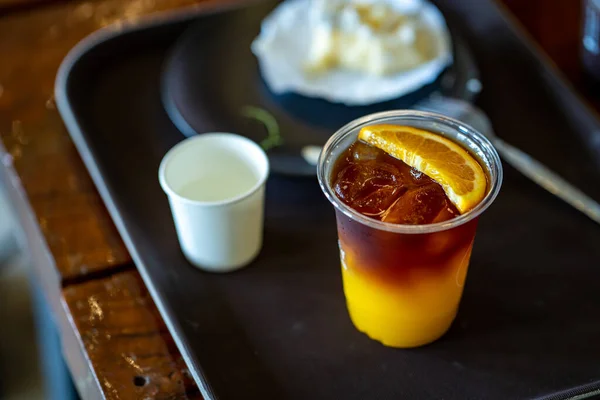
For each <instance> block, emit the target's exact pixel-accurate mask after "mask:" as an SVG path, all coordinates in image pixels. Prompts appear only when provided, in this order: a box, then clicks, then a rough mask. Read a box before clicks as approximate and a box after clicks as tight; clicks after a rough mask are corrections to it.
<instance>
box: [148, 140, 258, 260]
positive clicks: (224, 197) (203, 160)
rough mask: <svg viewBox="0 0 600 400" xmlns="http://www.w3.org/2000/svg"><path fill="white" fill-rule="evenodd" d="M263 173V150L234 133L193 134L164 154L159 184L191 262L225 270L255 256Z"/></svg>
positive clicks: (256, 252) (184, 252)
mask: <svg viewBox="0 0 600 400" xmlns="http://www.w3.org/2000/svg"><path fill="white" fill-rule="evenodd" d="M268 175H269V161H268V159H267V155H266V154H265V152H264V151H263V150H262V149H261V148H260V146H258V145H257V144H256V143H254V142H253V141H251V140H249V139H247V138H245V137H242V136H239V135H234V134H231V133H207V134H202V135H197V136H194V137H191V138H188V139H185V140H184V141H182V142H180V143H179V144H177V145H176V146H174V147H173V148H172V149H171V150H169V152H168V153H167V154H166V155H165V157H164V158H163V160H162V162H161V164H160V168H159V180H160V184H161V186H162V188H163V190H164V191H165V193H166V194H167V196H168V198H169V203H170V205H171V212H172V213H173V219H174V221H175V228H176V230H177V236H178V238H179V244H180V246H181V250H182V251H183V254H184V255H185V257H186V258H187V259H188V261H189V262H190V263H192V264H193V265H194V266H196V267H198V268H200V269H203V270H206V271H211V272H228V271H233V270H236V269H239V268H242V267H244V266H246V265H248V264H249V263H250V262H251V261H252V260H253V259H254V258H255V257H256V256H257V255H258V253H259V252H260V249H261V247H262V242H263V219H264V194H265V182H266V180H267V176H268Z"/></svg>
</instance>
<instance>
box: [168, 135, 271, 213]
mask: <svg viewBox="0 0 600 400" xmlns="http://www.w3.org/2000/svg"><path fill="white" fill-rule="evenodd" d="M216 138H226V139H229V140H237V141H243V142H245V143H246V144H248V145H250V146H251V147H254V148H255V149H257V150H258V154H260V155H261V158H262V160H261V161H264V166H265V167H264V171H259V172H261V175H260V176H259V178H258V180H257V182H256V184H254V186H252V188H250V189H248V190H247V191H244V192H242V193H240V194H239V195H237V196H234V197H231V198H228V199H224V200H218V201H202V200H193V199H190V198H188V197H185V196H182V195H181V194H179V193H177V191H176V190H175V189H173V187H172V186H171V185H170V183H169V182H168V181H167V178H166V171H167V168H168V165H169V162H171V161H172V160H173V159H174V158H175V157H177V155H178V154H179V153H181V152H182V151H183V150H185V148H186V147H188V146H191V145H192V144H194V143H196V142H200V141H207V140H211V139H213V140H214V139H216ZM269 171H270V165H269V157H268V156H267V153H266V152H265V151H264V150H263V148H262V147H260V146H259V145H258V144H257V143H256V142H254V141H253V140H250V139H248V138H247V137H245V136H241V135H238V134H235V133H229V132H207V133H201V134H198V135H194V136H191V137H188V138H185V139H184V140H182V141H180V142H179V143H177V144H176V145H175V146H173V147H171V148H170V149H169V151H167V153H166V154H165V155H164V157H163V159H162V160H161V162H160V166H159V167H158V180H159V182H160V186H161V188H162V189H163V191H164V192H165V193H166V194H167V196H169V198H175V199H177V200H178V201H181V202H183V203H188V204H193V205H197V206H203V207H218V206H224V205H231V204H234V203H238V202H240V201H243V200H244V199H246V198H248V197H250V196H252V195H253V194H254V193H256V192H257V191H258V190H259V189H260V188H261V187H262V186H264V184H265V182H266V180H267V178H268V177H269Z"/></svg>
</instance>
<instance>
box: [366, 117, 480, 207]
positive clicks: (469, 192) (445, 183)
mask: <svg viewBox="0 0 600 400" xmlns="http://www.w3.org/2000/svg"><path fill="white" fill-rule="evenodd" d="M358 138H359V139H360V140H362V141H364V142H366V143H368V144H370V145H372V146H375V147H377V148H379V149H381V150H383V151H385V152H386V153H388V154H389V155H391V156H392V157H395V158H397V159H399V160H402V161H404V162H405V163H406V164H408V165H410V166H411V167H413V168H414V169H416V170H418V171H420V172H422V173H424V174H425V175H427V176H429V177H430V178H431V179H433V180H434V181H436V182H437V183H439V184H440V185H441V186H442V188H443V189H444V192H446V196H448V199H450V201H451V202H452V203H453V204H454V205H455V206H456V208H457V209H458V211H460V213H461V214H464V213H465V212H467V211H469V210H470V209H472V208H473V207H475V206H476V205H477V204H479V202H481V200H483V198H484V197H485V193H486V190H487V178H486V175H485V172H484V171H483V169H482V168H481V165H479V163H478V162H477V160H475V158H474V157H473V156H472V155H471V154H470V153H469V152H468V151H467V150H465V149H464V148H462V147H461V146H459V145H458V144H456V143H454V142H453V141H451V140H450V139H447V138H445V137H443V136H441V135H436V134H434V133H431V132H428V131H424V130H422V129H417V128H412V127H409V126H400V125H371V126H366V127H364V128H362V129H361V130H360V133H359V134H358Z"/></svg>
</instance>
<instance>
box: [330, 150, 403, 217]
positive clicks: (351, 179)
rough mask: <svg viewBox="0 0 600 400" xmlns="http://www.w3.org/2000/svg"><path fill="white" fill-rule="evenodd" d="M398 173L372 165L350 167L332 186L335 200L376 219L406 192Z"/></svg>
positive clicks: (391, 166) (383, 166) (365, 163)
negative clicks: (337, 199)
mask: <svg viewBox="0 0 600 400" xmlns="http://www.w3.org/2000/svg"><path fill="white" fill-rule="evenodd" d="M400 176H401V174H400V171H399V170H398V169H397V168H396V167H394V166H393V165H390V164H383V163H377V162H375V161H367V162H361V163H359V164H350V165H348V166H347V167H346V168H344V169H343V170H342V171H340V172H339V174H338V176H337V179H336V180H335V182H334V189H335V192H336V194H337V196H338V197H339V198H340V199H341V200H342V201H343V202H344V203H346V204H348V205H349V206H350V207H352V208H354V209H355V210H356V211H358V212H360V213H362V214H365V215H368V216H378V215H381V213H383V212H384V211H385V210H387V209H388V207H390V206H391V205H392V204H393V203H394V201H395V200H396V199H397V198H398V196H399V195H400V194H401V193H402V192H403V191H404V190H406V189H405V187H404V185H403V182H402V180H401V179H400Z"/></svg>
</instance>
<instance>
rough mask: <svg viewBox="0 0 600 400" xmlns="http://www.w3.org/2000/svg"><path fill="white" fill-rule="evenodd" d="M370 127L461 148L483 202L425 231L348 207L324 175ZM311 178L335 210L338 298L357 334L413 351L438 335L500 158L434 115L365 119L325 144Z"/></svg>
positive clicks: (453, 307)
mask: <svg viewBox="0 0 600 400" xmlns="http://www.w3.org/2000/svg"><path fill="white" fill-rule="evenodd" d="M373 124H396V125H406V126H412V127H415V128H421V129H424V130H427V131H430V132H433V133H437V134H439V135H441V136H444V137H447V138H449V139H451V140H452V141H454V142H455V143H457V144H460V145H462V146H463V147H464V148H465V149H467V150H468V151H469V152H470V153H471V154H472V155H473V156H474V157H475V158H476V159H477V160H478V161H479V163H480V164H481V165H482V167H483V169H484V170H485V171H486V173H487V178H488V187H487V194H486V196H485V198H484V199H483V200H482V201H481V203H479V204H478V205H477V206H476V207H475V208H473V209H472V210H470V211H468V212H467V213H465V214H463V215H460V216H459V217H457V218H455V219H452V220H449V221H445V222H440V223H435V224H427V225H398V224H390V223H385V222H381V221H377V220H374V219H372V218H369V217H367V216H365V215H362V214H360V213H359V212H358V211H356V210H354V209H352V208H350V207H349V206H347V205H346V204H344V203H343V202H342V201H341V200H340V199H339V198H338V197H337V196H336V194H335V192H334V190H333V188H332V185H331V183H332V176H331V174H332V171H333V167H334V165H335V163H336V161H337V160H338V158H339V156H340V155H341V154H342V153H344V152H345V151H346V149H348V147H350V145H352V143H354V142H355V141H356V140H357V137H358V132H359V131H360V129H361V128H362V127H363V126H367V125H373ZM318 177H319V183H320V185H321V188H322V189H323V192H324V193H325V196H326V197H327V198H328V199H329V201H331V203H332V204H333V206H334V207H335V212H336V217H337V227H338V238H339V247H340V256H341V264H342V279H343V284H344V293H345V296H346V302H347V306H348V311H349V314H350V318H351V319H352V322H353V323H354V325H355V326H356V328H357V329H358V330H359V331H362V332H364V333H366V334H367V335H368V336H369V337H371V338H372V339H374V340H378V341H380V342H382V343H383V344H384V345H386V346H391V347H417V346H421V345H424V344H427V343H431V342H433V341H435V340H436V339H438V338H439V337H441V336H442V335H443V334H444V333H445V332H446V331H447V330H448V329H449V328H450V326H451V324H452V322H453V321H454V318H455V317H456V313H457V310H458V306H459V303H460V299H461V296H462V293H463V287H464V283H465V278H466V276H467V269H468V266H469V259H470V256H471V250H472V248H473V241H474V239H475V232H476V228H477V222H478V219H479V216H480V215H481V214H482V213H483V212H484V211H485V210H486V209H487V208H488V207H489V206H490V205H491V204H492V202H493V201H494V199H495V198H496V196H497V194H498V191H499V190H500V185H501V182H502V166H501V163H500V158H499V156H498V153H497V152H496V150H495V149H494V147H493V146H492V144H491V143H490V142H489V140H487V139H486V138H485V137H484V136H483V135H481V134H480V133H479V132H477V131H475V130H474V129H473V128H471V127H469V126H467V125H464V124H462V123H461V122H459V121H457V120H454V119H451V118H447V117H445V116H442V115H438V114H432V113H426V112H418V111H390V112H384V113H378V114H373V115H368V116H366V117H363V118H360V119H358V120H355V121H353V122H351V123H349V124H348V125H346V126H344V127H343V128H341V129H340V130H339V131H337V132H336V133H335V134H334V135H333V136H332V137H331V138H330V139H329V141H328V142H327V144H326V145H325V147H324V148H323V151H322V153H321V156H320V158H319V164H318Z"/></svg>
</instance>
